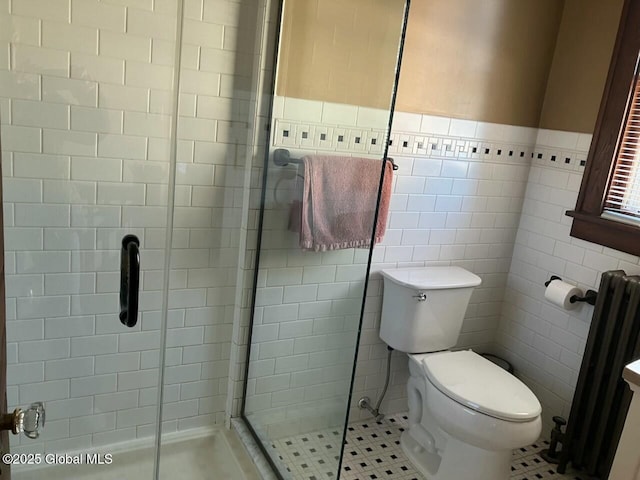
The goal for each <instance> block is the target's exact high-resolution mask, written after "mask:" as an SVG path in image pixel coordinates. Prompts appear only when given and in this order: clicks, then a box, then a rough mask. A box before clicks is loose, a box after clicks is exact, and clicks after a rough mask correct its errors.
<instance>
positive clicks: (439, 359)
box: [413, 350, 542, 422]
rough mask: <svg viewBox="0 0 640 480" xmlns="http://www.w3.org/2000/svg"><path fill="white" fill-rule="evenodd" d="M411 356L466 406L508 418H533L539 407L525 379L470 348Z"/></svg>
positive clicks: (520, 419)
mask: <svg viewBox="0 0 640 480" xmlns="http://www.w3.org/2000/svg"><path fill="white" fill-rule="evenodd" d="M413 357H414V359H415V360H417V361H418V362H419V363H420V364H421V365H422V368H423V370H424V372H425V374H426V376H427V378H428V379H429V381H430V382H431V383H432V384H433V385H434V386H435V387H436V388H437V389H438V390H440V391H441V392H442V393H443V394H445V395H446V396H447V397H449V398H451V399H452V400H454V401H455V402H457V403H460V404H462V405H464V406H465V407H468V408H471V409H473V410H476V411H478V412H481V413H484V414H485V415H489V416H491V417H495V418H498V419H501V420H506V421H510V422H528V421H531V420H534V419H535V418H537V417H538V416H539V415H540V413H541V411H542V407H541V406H540V402H539V401H538V399H537V398H536V396H535V395H534V394H533V392H531V390H529V388H528V387H527V386H526V385H525V384H524V383H522V382H521V381H520V380H519V379H517V378H516V377H515V376H513V375H511V374H510V373H508V372H507V371H505V370H503V369H502V368H500V367H498V366H497V365H495V364H494V363H492V362H490V361H489V360H487V359H485V358H484V357H482V356H480V355H478V354H477V353H475V352H473V351H471V350H465V351H458V352H442V353H435V354H426V355H413Z"/></svg>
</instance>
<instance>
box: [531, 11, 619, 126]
mask: <svg viewBox="0 0 640 480" xmlns="http://www.w3.org/2000/svg"><path fill="white" fill-rule="evenodd" d="M623 3H624V0H566V7H565V10H564V14H563V16H562V23H561V27H560V33H559V35H558V42H557V46H556V51H555V55H554V59H553V64H552V67H551V72H550V74H549V82H548V87H547V93H546V96H545V101H544V106H543V109H542V116H541V118H540V127H541V128H550V129H557V130H568V131H578V132H585V133H592V132H593V129H594V126H595V123H596V118H597V116H598V110H599V108H600V100H601V98H602V92H603V90H604V84H605V81H606V79H607V72H608V70H609V62H610V60H611V53H612V51H613V45H614V43H615V38H616V33H617V31H618V23H619V21H620V14H621V11H622V5H623Z"/></svg>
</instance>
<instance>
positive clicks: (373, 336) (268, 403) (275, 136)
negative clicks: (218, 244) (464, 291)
mask: <svg viewBox="0 0 640 480" xmlns="http://www.w3.org/2000/svg"><path fill="white" fill-rule="evenodd" d="M274 117H275V122H274V129H273V131H272V148H273V149H275V148H287V149H289V150H290V151H291V155H292V156H294V157H299V156H302V155H304V154H306V153H314V152H318V153H327V152H336V153H337V154H342V155H348V156H349V155H361V156H370V157H372V158H380V156H381V154H382V152H383V151H384V145H383V142H384V138H385V130H386V125H387V122H388V113H387V112H385V111H380V110H372V109H368V108H361V107H357V106H350V105H336V104H329V103H323V102H311V101H306V100H298V99H291V98H276V101H275V104H274ZM535 138H536V130H535V129H531V128H523V127H516V126H508V125H496V124H487V123H482V122H470V121H463V120H457V119H450V118H443V117H434V116H429V115H415V114H406V113H396V114H395V117H394V128H393V131H392V134H391V145H390V149H389V152H390V153H389V155H390V156H391V157H393V159H394V161H395V163H396V164H397V165H398V167H399V169H398V170H397V171H396V172H394V175H395V179H394V187H393V195H392V199H391V208H390V210H391V211H390V215H389V219H388V230H387V233H386V235H385V239H384V241H383V242H382V243H381V244H380V245H378V246H376V248H375V249H374V255H373V264H372V268H371V270H372V275H371V278H370V282H369V289H368V298H367V301H366V305H365V317H364V321H363V329H362V336H361V340H360V351H359V356H358V360H357V370H356V379H355V385H354V393H353V403H352V406H355V404H356V403H357V400H358V399H359V398H360V396H362V395H368V396H369V397H371V398H375V397H376V396H377V395H378V394H379V392H380V390H381V387H382V384H383V381H384V366H385V357H386V346H385V345H384V344H383V343H382V341H381V340H380V339H379V337H378V325H379V316H380V310H381V293H382V280H381V276H380V275H379V273H378V271H379V270H381V269H382V268H390V267H395V266H423V265H425V264H430V265H435V264H446V265H450V264H456V265H460V266H463V267H465V268H468V269H469V270H472V271H474V272H475V273H477V274H479V275H480V276H481V277H482V278H483V285H482V287H480V288H478V289H477V290H476V292H475V293H474V296H473V298H472V301H471V304H470V307H469V310H468V312H467V317H466V319H465V324H464V327H463V333H462V335H461V338H460V344H459V346H461V347H471V346H473V347H476V348H479V349H480V350H490V349H491V345H492V342H493V340H494V335H495V331H496V329H497V326H498V321H499V318H500V312H501V309H502V298H503V293H504V286H505V284H506V279H507V273H508V271H509V265H510V263H511V255H512V250H513V244H514V239H515V235H516V230H517V227H518V222H519V218H520V211H521V205H522V201H523V198H524V192H525V188H526V182H527V176H528V172H529V166H530V162H531V157H532V155H533V151H534V148H533V147H534V144H535ZM269 168H270V175H269V177H268V182H267V194H266V211H265V225H264V231H265V233H266V234H267V235H265V237H263V245H262V250H261V268H260V275H259V278H258V282H259V283H258V298H257V302H258V303H257V308H256V315H255V317H254V338H253V342H252V349H253V350H252V354H253V357H252V358H253V359H254V360H255V361H252V362H251V368H250V373H249V375H250V376H249V383H248V385H249V388H248V404H247V405H248V410H249V411H250V412H252V413H253V414H255V415H259V416H260V419H261V422H262V423H263V424H266V425H267V426H268V427H267V428H268V430H269V431H268V432H265V435H266V434H267V433H268V435H269V437H271V438H279V437H281V436H287V435H292V434H296V433H298V432H305V431H310V430H313V429H314V426H317V425H321V424H325V425H326V424H327V422H328V421H329V422H330V424H334V425H339V424H340V423H341V422H342V415H341V414H340V412H341V409H342V408H344V404H345V401H346V393H345V392H346V391H347V385H348V381H349V377H350V372H351V366H352V361H353V357H352V356H353V344H354V342H355V338H356V334H357V326H358V325H357V323H358V316H359V313H360V307H361V294H362V288H363V281H364V274H365V271H366V261H367V254H368V252H367V251H366V250H343V251H333V252H322V253H314V252H301V251H300V250H299V248H298V247H297V235H296V234H294V233H291V232H289V231H288V230H287V219H288V209H289V207H288V205H289V203H288V201H289V199H290V196H289V195H290V194H291V191H292V188H293V187H292V185H293V182H294V181H295V177H296V174H297V171H296V168H295V167H293V166H287V167H277V166H274V165H270V166H269ZM257 194H258V192H257V191H256V192H254V200H255V199H256V196H257ZM258 198H259V197H258ZM392 368H393V376H392V383H391V388H390V390H389V393H388V396H387V400H386V402H385V403H384V404H383V407H384V408H385V409H386V411H391V412H394V411H402V410H404V409H406V394H405V384H406V377H407V374H408V373H407V366H406V356H404V355H403V354H394V361H393V366H392ZM318 405H322V406H323V407H322V408H320V410H322V411H323V414H324V415H322V417H321V418H318V417H317V415H316V414H317V413H318V410H319V409H318ZM325 407H326V408H325ZM351 414H352V418H360V415H363V417H366V415H364V414H362V413H361V412H360V411H359V410H358V409H357V408H352V411H351ZM331 422H333V423H331ZM316 428H317V427H316Z"/></svg>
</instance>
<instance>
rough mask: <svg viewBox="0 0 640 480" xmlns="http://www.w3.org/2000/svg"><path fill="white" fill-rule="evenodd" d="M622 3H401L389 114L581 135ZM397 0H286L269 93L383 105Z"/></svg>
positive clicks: (596, 98) (590, 117) (593, 112)
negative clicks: (403, 30) (394, 96)
mask: <svg viewBox="0 0 640 480" xmlns="http://www.w3.org/2000/svg"><path fill="white" fill-rule="evenodd" d="M623 1H624V0H517V1H516V0H482V1H479V0H413V1H412V4H411V11H410V16H409V26H408V31H407V39H406V43H405V53H404V58H403V64H402V72H401V78H400V86H399V90H398V101H397V105H396V108H397V110H398V111H405V112H417V113H430V114H434V115H444V116H449V117H457V118H465V119H472V120H482V121H489V122H496V123H507V124H515V125H524V126H538V125H539V126H541V127H543V128H550V129H560V130H570V131H580V132H592V131H593V127H594V124H595V120H596V117H597V113H598V109H599V105H600V99H601V96H602V91H603V88H604V82H605V80H606V75H607V71H608V67H609V61H610V57H611V52H612V50H613V44H614V41H615V34H616V31H617V28H618V22H619V18H620V12H621V9H622V4H623ZM403 5H404V1H403V0H393V1H390V0H349V1H348V2H345V1H344V0H287V1H286V2H285V6H286V8H285V13H284V22H283V32H282V49H281V55H280V60H279V71H278V83H277V94H278V95H282V96H290V97H296V98H306V99H312V100H324V101H330V102H337V103H348V104H357V105H363V106H369V107H374V108H388V106H389V100H390V95H391V88H392V85H393V74H394V66H395V62H396V55H397V46H398V39H399V34H400V24H401V20H402V10H403Z"/></svg>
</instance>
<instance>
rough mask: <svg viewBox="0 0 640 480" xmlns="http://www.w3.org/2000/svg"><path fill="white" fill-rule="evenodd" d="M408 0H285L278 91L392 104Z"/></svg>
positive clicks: (341, 100) (367, 103) (329, 99)
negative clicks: (404, 14)
mask: <svg viewBox="0 0 640 480" xmlns="http://www.w3.org/2000/svg"><path fill="white" fill-rule="evenodd" d="M403 13H404V0H348V1H345V0H286V2H285V8H284V14H283V22H282V39H281V51H280V58H279V64H278V80H277V86H276V92H277V94H278V95H281V96H288V97H295V98H305V99H310V100H323V101H327V102H336V103H347V104H352V105H363V106H368V107H374V108H389V105H390V104H391V93H392V88H393V81H394V76H395V65H396V60H397V55H398V46H399V43H400V35H401V28H402V19H403Z"/></svg>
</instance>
